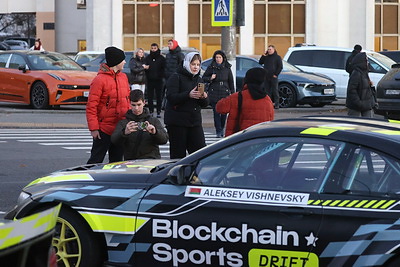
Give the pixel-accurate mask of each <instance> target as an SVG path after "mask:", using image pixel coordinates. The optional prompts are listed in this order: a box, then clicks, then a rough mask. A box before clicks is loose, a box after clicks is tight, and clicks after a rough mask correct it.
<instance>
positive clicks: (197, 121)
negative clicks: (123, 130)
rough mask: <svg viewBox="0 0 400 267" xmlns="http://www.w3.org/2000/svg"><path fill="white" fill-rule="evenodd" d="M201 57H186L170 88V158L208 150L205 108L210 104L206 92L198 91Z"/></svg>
mask: <svg viewBox="0 0 400 267" xmlns="http://www.w3.org/2000/svg"><path fill="white" fill-rule="evenodd" d="M200 64H201V57H200V54H199V53H198V52H191V53H188V54H187V55H186V56H185V59H184V61H183V64H182V66H180V67H179V68H178V70H177V72H175V73H174V74H172V75H171V76H170V78H169V79H168V81H167V85H166V90H167V92H166V97H167V105H166V108H165V114H164V123H165V125H166V128H167V130H168V135H169V150H170V158H171V159H177V158H183V157H185V156H186V151H187V152H188V153H189V154H191V153H193V152H195V151H196V150H198V149H200V148H202V147H205V146H206V142H205V138H204V131H203V126H202V118H201V108H204V107H207V106H208V104H209V100H208V96H207V93H206V92H201V91H200V90H198V84H199V83H201V82H202V81H203V80H202V79H201V77H200Z"/></svg>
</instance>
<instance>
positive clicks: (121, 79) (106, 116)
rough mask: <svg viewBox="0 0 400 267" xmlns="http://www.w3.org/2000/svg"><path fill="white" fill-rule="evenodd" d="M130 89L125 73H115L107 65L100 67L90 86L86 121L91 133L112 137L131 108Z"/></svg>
mask: <svg viewBox="0 0 400 267" xmlns="http://www.w3.org/2000/svg"><path fill="white" fill-rule="evenodd" d="M129 93H130V87H129V83H128V78H127V76H126V74H125V73H123V72H117V73H115V72H114V71H113V70H111V69H110V68H109V67H108V66H107V65H106V64H102V65H101V66H100V69H99V72H98V74H97V76H96V77H95V78H94V79H93V81H92V84H91V85H90V93H89V99H88V103H87V105H86V120H87V123H88V126H89V130H90V131H94V130H101V131H102V132H104V133H106V134H108V135H111V134H112V133H113V131H114V129H115V127H116V125H117V123H118V121H120V120H121V119H124V118H125V114H126V112H127V111H128V109H129V108H130V105H129V104H130V102H129Z"/></svg>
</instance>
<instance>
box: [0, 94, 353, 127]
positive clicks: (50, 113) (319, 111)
mask: <svg viewBox="0 0 400 267" xmlns="http://www.w3.org/2000/svg"><path fill="white" fill-rule="evenodd" d="M336 102H337V103H335V104H332V105H329V106H326V107H322V108H312V107H310V106H309V105H304V106H298V107H295V108H284V109H278V110H275V119H282V118H295V117H301V116H306V115H338V116H340V115H346V107H345V106H344V101H340V100H339V101H336ZM161 115H163V113H162V114H161ZM202 118H203V127H204V128H214V120H213V112H212V109H203V110H202ZM161 121H163V119H161ZM0 128H85V129H86V128H87V124H86V115H85V109H84V106H75V107H66V108H61V109H49V110H33V109H29V108H21V107H20V106H18V107H13V106H12V105H7V107H5V108H3V107H1V106H0Z"/></svg>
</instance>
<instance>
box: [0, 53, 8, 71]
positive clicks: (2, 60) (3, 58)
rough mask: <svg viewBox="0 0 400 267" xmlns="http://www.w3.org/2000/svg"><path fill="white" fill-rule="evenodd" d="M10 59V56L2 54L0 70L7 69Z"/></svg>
mask: <svg viewBox="0 0 400 267" xmlns="http://www.w3.org/2000/svg"><path fill="white" fill-rule="evenodd" d="M9 57H10V54H1V55H0V68H5V67H6V65H7V61H8V58H9Z"/></svg>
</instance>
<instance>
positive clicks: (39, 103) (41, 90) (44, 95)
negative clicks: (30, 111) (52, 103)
mask: <svg viewBox="0 0 400 267" xmlns="http://www.w3.org/2000/svg"><path fill="white" fill-rule="evenodd" d="M31 106H32V107H33V108H34V109H46V108H48V107H49V91H48V90H47V87H46V85H45V84H44V83H43V82H36V83H34V84H33V86H32V89H31Z"/></svg>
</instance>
